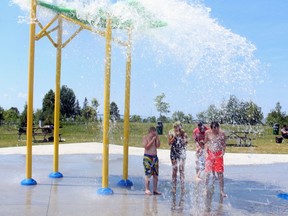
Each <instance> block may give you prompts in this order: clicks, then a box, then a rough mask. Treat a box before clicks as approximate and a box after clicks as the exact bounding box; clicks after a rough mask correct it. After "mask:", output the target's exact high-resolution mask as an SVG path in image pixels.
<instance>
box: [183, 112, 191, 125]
mask: <svg viewBox="0 0 288 216" xmlns="http://www.w3.org/2000/svg"><path fill="white" fill-rule="evenodd" d="M183 122H184V123H187V124H191V123H192V122H193V117H192V115H191V114H188V115H185V116H184V121H183Z"/></svg>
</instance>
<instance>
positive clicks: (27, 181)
mask: <svg viewBox="0 0 288 216" xmlns="http://www.w3.org/2000/svg"><path fill="white" fill-rule="evenodd" d="M36 184H37V182H36V181H35V180H34V179H32V178H26V179H24V180H22V181H21V185H36Z"/></svg>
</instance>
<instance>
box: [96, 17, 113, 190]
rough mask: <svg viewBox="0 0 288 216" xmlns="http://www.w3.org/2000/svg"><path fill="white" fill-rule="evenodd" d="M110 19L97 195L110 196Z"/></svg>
mask: <svg viewBox="0 0 288 216" xmlns="http://www.w3.org/2000/svg"><path fill="white" fill-rule="evenodd" d="M111 37H112V28H111V19H110V17H107V22H106V32H105V38H106V50H105V53H106V54H105V80H104V116H103V161H102V189H101V188H100V189H99V190H98V193H99V194H112V193H113V191H112V190H111V189H109V188H108V175H109V170H108V168H109V167H108V166H109V164H108V162H109V134H108V133H109V118H110V77H111Z"/></svg>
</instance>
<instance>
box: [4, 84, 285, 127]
mask: <svg viewBox="0 0 288 216" xmlns="http://www.w3.org/2000/svg"><path fill="white" fill-rule="evenodd" d="M54 100H55V93H54V91H53V90H52V89H50V90H49V91H48V92H47V93H46V94H45V96H44V98H43V100H42V108H40V109H37V110H36V111H34V113H33V115H34V124H38V122H39V121H41V122H42V124H43V125H50V124H53V123H54ZM99 105H100V104H99V102H98V100H97V99H96V98H92V100H91V101H90V103H89V101H88V99H87V98H86V97H85V99H84V101H83V105H82V106H80V104H79V101H78V99H77V98H76V95H75V93H74V91H73V90H72V89H70V88H68V87H67V86H66V85H63V86H62V87H61V89H60V121H61V122H91V121H102V118H101V115H100V114H99V110H98V108H99ZM154 105H155V107H156V109H157V111H158V112H159V116H158V117H156V116H150V117H145V118H143V117H141V116H140V115H131V116H130V122H157V121H162V122H166V123H167V122H175V121H181V122H183V123H192V122H193V121H196V120H201V121H203V122H211V121H219V122H220V123H222V124H234V125H235V124H236V125H257V124H264V123H265V124H267V125H269V126H272V125H273V124H274V123H279V124H281V125H282V124H287V123H288V116H287V115H286V113H285V112H283V111H282V107H281V105H280V102H277V103H276V106H275V108H274V109H272V110H271V111H270V112H269V113H268V115H267V117H266V121H265V122H263V120H264V116H263V112H262V111H261V107H259V106H257V104H255V103H254V102H253V101H243V100H239V99H238V98H237V97H236V96H234V95H231V96H230V97H229V99H228V100H223V101H222V103H221V105H220V106H219V107H217V106H216V105H214V104H211V105H210V106H208V108H207V109H206V110H204V111H202V112H200V113H198V114H196V117H195V118H194V117H193V116H192V114H185V113H184V112H182V111H175V112H173V113H172V115H171V117H169V116H168V113H170V110H169V109H170V105H169V103H167V102H165V94H164V93H161V94H160V95H158V96H156V97H155V99H154ZM26 119H27V105H25V106H24V110H23V112H22V113H20V112H19V110H18V109H17V108H16V107H11V108H10V109H8V110H4V109H3V108H2V107H1V106H0V124H2V123H4V122H5V123H7V124H9V123H13V124H15V123H17V124H18V125H19V126H20V127H25V126H26ZM110 120H111V121H123V118H122V117H121V115H120V110H119V108H118V106H117V104H116V103H115V102H111V104H110Z"/></svg>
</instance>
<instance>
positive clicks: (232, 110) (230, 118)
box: [224, 95, 239, 124]
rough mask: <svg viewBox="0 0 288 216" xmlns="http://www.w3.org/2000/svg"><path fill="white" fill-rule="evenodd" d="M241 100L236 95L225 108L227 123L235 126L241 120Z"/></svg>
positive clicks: (232, 96) (231, 97)
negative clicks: (239, 111)
mask: <svg viewBox="0 0 288 216" xmlns="http://www.w3.org/2000/svg"><path fill="white" fill-rule="evenodd" d="M238 110H239V100H238V99H237V97H236V96H235V95H231V96H230V98H229V100H228V102H227V104H226V107H225V112H224V113H225V122H226V123H228V124H235V123H237V122H238V119H239V115H238V114H239V113H238Z"/></svg>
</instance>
